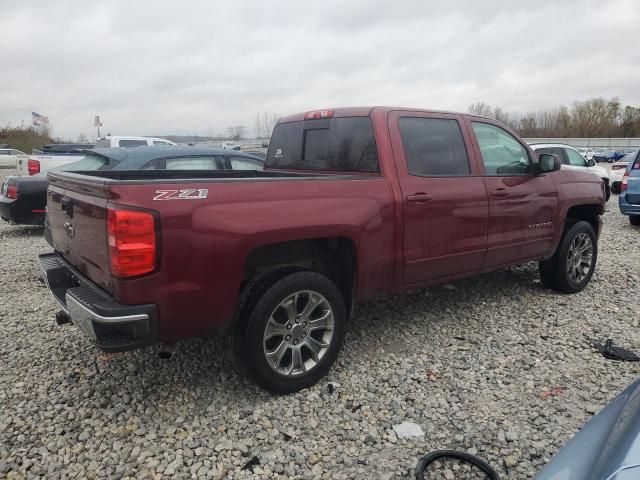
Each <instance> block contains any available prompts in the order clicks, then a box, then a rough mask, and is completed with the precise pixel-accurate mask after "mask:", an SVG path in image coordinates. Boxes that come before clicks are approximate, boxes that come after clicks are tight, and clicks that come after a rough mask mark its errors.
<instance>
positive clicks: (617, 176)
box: [609, 152, 638, 193]
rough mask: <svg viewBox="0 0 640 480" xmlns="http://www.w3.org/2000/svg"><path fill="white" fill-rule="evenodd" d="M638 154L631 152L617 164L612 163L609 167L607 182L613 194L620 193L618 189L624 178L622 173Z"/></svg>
mask: <svg viewBox="0 0 640 480" xmlns="http://www.w3.org/2000/svg"><path fill="white" fill-rule="evenodd" d="M637 153H638V152H631V153H628V154H626V155H625V156H624V157H622V158H621V159H620V160H618V161H617V162H614V163H613V164H612V165H611V171H610V172H609V182H610V184H611V191H612V192H613V193H620V188H621V187H622V177H624V172H625V171H626V170H627V166H628V165H629V162H631V161H633V159H634V157H635V156H636V154H637Z"/></svg>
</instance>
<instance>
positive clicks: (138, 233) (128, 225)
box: [107, 209, 157, 277]
mask: <svg viewBox="0 0 640 480" xmlns="http://www.w3.org/2000/svg"><path fill="white" fill-rule="evenodd" d="M107 212H108V213H107V232H108V242H109V258H110V260H111V273H112V275H114V276H116V277H133V276H136V275H142V274H145V273H149V272H152V271H153V270H154V269H155V268H156V253H157V242H156V229H155V220H154V217H153V215H151V214H150V213H147V212H140V211H137V210H114V209H108V210H107Z"/></svg>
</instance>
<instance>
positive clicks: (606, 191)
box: [604, 183, 611, 202]
mask: <svg viewBox="0 0 640 480" xmlns="http://www.w3.org/2000/svg"><path fill="white" fill-rule="evenodd" d="M610 198H611V187H610V186H609V184H608V183H605V184H604V201H605V202H608V201H609V199H610Z"/></svg>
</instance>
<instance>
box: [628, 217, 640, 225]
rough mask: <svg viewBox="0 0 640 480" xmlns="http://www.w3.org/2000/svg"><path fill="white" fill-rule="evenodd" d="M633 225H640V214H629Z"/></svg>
mask: <svg viewBox="0 0 640 480" xmlns="http://www.w3.org/2000/svg"><path fill="white" fill-rule="evenodd" d="M629 223H631V225H640V215H629Z"/></svg>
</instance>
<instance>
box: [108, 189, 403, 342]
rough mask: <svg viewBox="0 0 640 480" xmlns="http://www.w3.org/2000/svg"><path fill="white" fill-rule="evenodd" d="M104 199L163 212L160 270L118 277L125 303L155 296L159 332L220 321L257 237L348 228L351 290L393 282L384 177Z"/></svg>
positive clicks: (183, 334)
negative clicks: (191, 195)
mask: <svg viewBox="0 0 640 480" xmlns="http://www.w3.org/2000/svg"><path fill="white" fill-rule="evenodd" d="M185 187H188V188H196V189H207V190H208V197H207V198H206V199H200V200H164V201H162V200H155V201H154V200H153V198H154V197H155V196H156V195H157V194H156V192H157V191H158V190H166V189H177V188H185ZM109 196H110V200H109V201H110V203H115V204H121V205H129V206H134V207H140V208H147V209H152V210H156V211H158V212H159V213H160V223H161V236H162V238H161V243H162V252H161V260H160V268H159V271H158V272H157V273H155V274H152V275H150V276H147V277H143V278H139V279H135V280H126V281H121V280H115V281H114V285H113V287H114V288H113V291H114V296H115V298H116V300H118V301H119V302H121V303H123V304H137V303H149V302H151V303H157V304H158V305H159V311H160V314H161V318H160V337H161V339H162V340H177V339H180V338H187V337H191V336H197V335H202V334H203V333H205V332H206V331H207V330H208V329H211V328H215V327H216V326H217V325H219V324H221V323H224V322H226V321H227V320H229V319H230V318H231V316H232V313H233V310H234V308H235V305H236V301H237V297H238V293H239V291H240V287H241V282H242V280H243V274H244V267H245V263H246V259H247V257H248V255H249V253H250V252H251V251H252V250H253V249H255V248H256V247H259V246H263V245H269V244H273V243H278V242H284V241H292V240H302V239H309V238H319V237H334V236H341V237H347V238H349V239H351V240H352V241H353V244H354V245H355V248H356V257H357V258H356V261H357V267H356V268H357V278H356V295H357V296H358V297H359V298H364V297H367V296H369V295H372V294H374V293H375V292H378V291H381V290H384V289H385V288H389V287H390V286H391V283H392V280H391V279H392V278H393V274H394V271H393V269H394V259H395V257H394V245H393V242H394V228H395V223H394V203H393V196H392V192H391V187H390V185H389V182H388V181H387V180H386V179H384V178H382V177H361V179H345V180H332V179H330V180H291V179H282V180H280V179H278V180H273V179H269V180H266V181H226V182H225V181H212V182H206V181H199V182H197V183H196V182H193V181H190V182H189V183H188V185H185V184H184V183H182V184H177V183H162V184H160V183H156V184H152V185H150V184H146V185H145V184H137V185H134V184H126V182H118V183H115V184H112V185H110V187H109Z"/></svg>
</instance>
